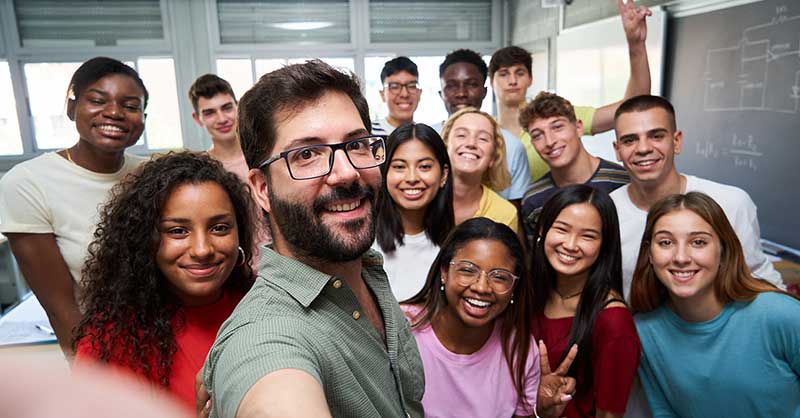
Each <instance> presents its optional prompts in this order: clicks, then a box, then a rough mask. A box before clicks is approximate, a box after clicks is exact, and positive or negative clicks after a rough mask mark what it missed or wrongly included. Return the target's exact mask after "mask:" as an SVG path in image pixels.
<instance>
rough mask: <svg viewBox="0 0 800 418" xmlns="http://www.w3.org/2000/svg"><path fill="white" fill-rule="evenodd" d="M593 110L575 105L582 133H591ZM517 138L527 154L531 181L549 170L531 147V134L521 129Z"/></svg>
mask: <svg viewBox="0 0 800 418" xmlns="http://www.w3.org/2000/svg"><path fill="white" fill-rule="evenodd" d="M595 110H597V109H595V108H593V107H586V106H576V107H575V117H576V118H577V119H578V120H579V121H581V122H583V134H584V135H591V134H592V118H593V117H594V112H595ZM519 140H520V141H521V142H522V146H523V147H525V153H526V154H528V165H529V166H530V168H531V182H534V181H536V180H539V178H540V177H542V176H543V175H545V173H547V172H548V171H550V168H549V167H548V166H547V164H545V162H544V160H542V157H540V156H539V153H538V152H536V149H535V148H533V144H531V136H530V135H529V134H528V131H527V130H523V131H522V135H520V137H519Z"/></svg>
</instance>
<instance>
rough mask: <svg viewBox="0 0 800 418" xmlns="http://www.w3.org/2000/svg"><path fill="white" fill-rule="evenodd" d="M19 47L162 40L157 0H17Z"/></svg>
mask: <svg viewBox="0 0 800 418" xmlns="http://www.w3.org/2000/svg"><path fill="white" fill-rule="evenodd" d="M14 13H15V15H16V21H17V27H18V28H19V39H20V43H21V44H22V45H21V46H22V47H41V46H46V47H52V46H58V47H79V48H92V47H95V46H129V45H143V44H152V43H153V42H154V41H156V42H158V41H162V40H163V39H164V25H163V23H162V18H161V3H160V1H159V0H135V1H122V0H114V1H103V2H98V1H97V0H71V1H53V0H16V1H14Z"/></svg>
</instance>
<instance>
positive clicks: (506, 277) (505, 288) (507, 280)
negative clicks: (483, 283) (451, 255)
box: [450, 260, 519, 295]
mask: <svg viewBox="0 0 800 418" xmlns="http://www.w3.org/2000/svg"><path fill="white" fill-rule="evenodd" d="M450 274H452V275H453V278H454V279H455V281H456V283H458V284H460V285H461V286H472V284H474V283H475V282H477V281H478V280H480V278H481V276H482V275H484V274H485V275H486V279H487V280H488V282H489V286H490V287H491V288H492V290H494V292H495V293H498V294H501V295H502V294H505V293H508V292H510V291H511V290H513V289H514V283H516V282H517V280H518V279H519V276H515V275H514V274H513V273H511V272H510V271H508V270H503V269H494V270H489V271H484V270H481V269H480V267H478V266H476V265H475V264H473V263H470V262H469V261H465V260H461V261H451V262H450Z"/></svg>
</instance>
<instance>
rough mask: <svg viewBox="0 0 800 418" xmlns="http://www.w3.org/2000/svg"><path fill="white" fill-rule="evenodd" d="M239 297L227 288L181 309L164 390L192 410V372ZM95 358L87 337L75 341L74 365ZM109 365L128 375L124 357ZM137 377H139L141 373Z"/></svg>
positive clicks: (193, 372) (195, 372)
mask: <svg viewBox="0 0 800 418" xmlns="http://www.w3.org/2000/svg"><path fill="white" fill-rule="evenodd" d="M243 296H244V294H242V293H240V292H233V291H228V292H225V294H224V296H223V297H222V299H220V300H219V301H217V302H215V303H213V304H211V305H207V306H199V307H184V308H182V311H183V313H184V317H185V319H186V320H185V322H184V326H182V327H180V329H176V330H175V343H176V345H177V351H176V352H175V356H174V357H173V358H172V367H171V368H170V375H169V388H168V391H169V392H170V393H171V394H173V395H174V396H176V397H177V398H178V400H179V401H180V402H181V403H182V404H184V405H186V406H187V407H189V408H190V409H191V410H192V411H194V408H195V392H194V378H195V375H197V372H198V371H200V369H201V368H202V367H203V363H204V362H205V360H206V355H208V350H210V349H211V345H212V344H213V343H214V339H215V338H216V336H217V331H218V330H219V327H220V326H221V325H222V323H223V322H224V321H225V320H226V319H227V318H228V316H230V314H231V312H232V311H233V309H234V308H235V307H236V305H237V304H238V303H239V301H240V300H241V299H242V297H243ZM175 323H176V321H174V320H173V324H175ZM119 351H120V353H116V352H115V354H117V355H120V354H121V352H123V350H122V349H121V350H119ZM97 358H98V352H97V350H95V349H94V347H92V344H91V341H90V338H89V337H84V338H83V339H82V340H81V341H80V342H79V343H78V347H77V353H76V355H75V364H76V366H79V365H80V364H89V363H92V364H94V363H96V360H97ZM109 364H111V365H112V366H114V369H116V370H124V371H125V372H124V373H125V374H130V370H129V369H128V366H127V364H128V362H127V361H125V360H124V359H121V358H111V359H109ZM153 366H154V365H153ZM151 367H152V366H151ZM139 377H140V378H141V376H139Z"/></svg>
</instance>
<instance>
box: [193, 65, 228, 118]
mask: <svg viewBox="0 0 800 418" xmlns="http://www.w3.org/2000/svg"><path fill="white" fill-rule="evenodd" d="M218 94H230V95H231V98H232V99H233V101H234V102H235V101H236V95H235V94H234V93H233V88H231V84H230V83H228V82H227V81H225V80H224V79H222V78H220V77H219V76H217V75H216V74H203V75H201V76H200V77H197V80H194V83H192V87H189V101H191V102H192V107H193V108H194V111H195V112H197V102H198V101H199V100H200V98H201V97H202V98H204V99H210V98H212V97H214V96H216V95H218Z"/></svg>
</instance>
